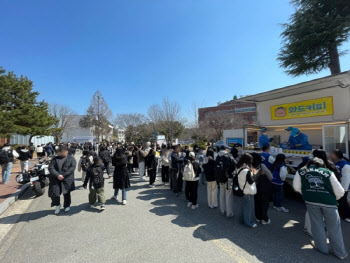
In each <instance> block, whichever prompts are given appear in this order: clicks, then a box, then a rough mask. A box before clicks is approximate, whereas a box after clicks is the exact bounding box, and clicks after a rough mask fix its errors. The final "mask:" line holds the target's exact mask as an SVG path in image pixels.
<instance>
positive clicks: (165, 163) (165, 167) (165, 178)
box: [161, 146, 170, 185]
mask: <svg viewBox="0 0 350 263" xmlns="http://www.w3.org/2000/svg"><path fill="white" fill-rule="evenodd" d="M161 163H162V182H163V183H164V185H169V165H170V164H169V163H170V161H169V149H168V148H167V147H166V146H163V148H162V156H161Z"/></svg>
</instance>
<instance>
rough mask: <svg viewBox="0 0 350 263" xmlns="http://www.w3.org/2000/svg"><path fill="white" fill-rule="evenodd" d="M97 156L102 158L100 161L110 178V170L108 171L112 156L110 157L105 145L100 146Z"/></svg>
mask: <svg viewBox="0 0 350 263" xmlns="http://www.w3.org/2000/svg"><path fill="white" fill-rule="evenodd" d="M99 156H100V157H101V159H102V162H103V165H104V169H105V170H106V172H107V175H108V178H110V177H111V172H110V169H109V164H110V162H111V161H112V158H111V154H110V153H109V150H108V148H107V146H102V147H101V148H100V151H99Z"/></svg>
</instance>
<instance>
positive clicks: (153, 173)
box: [147, 169, 157, 185]
mask: <svg viewBox="0 0 350 263" xmlns="http://www.w3.org/2000/svg"><path fill="white" fill-rule="evenodd" d="M147 172H148V176H149V184H150V185H152V184H154V182H155V181H156V176H157V170H156V169H147Z"/></svg>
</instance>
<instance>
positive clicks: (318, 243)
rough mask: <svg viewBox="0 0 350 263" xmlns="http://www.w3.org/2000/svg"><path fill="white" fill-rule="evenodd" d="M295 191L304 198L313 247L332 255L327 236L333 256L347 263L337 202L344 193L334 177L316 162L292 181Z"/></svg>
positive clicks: (318, 160) (305, 168)
mask: <svg viewBox="0 0 350 263" xmlns="http://www.w3.org/2000/svg"><path fill="white" fill-rule="evenodd" d="M293 187H294V189H295V191H297V192H299V193H301V194H302V196H303V199H304V201H305V203H306V208H307V211H308V213H309V216H310V221H311V233H312V237H313V239H314V240H313V241H311V245H312V246H313V247H314V248H315V249H317V250H318V251H320V252H321V253H324V254H329V249H328V244H327V235H328V238H329V243H330V247H331V249H332V253H333V254H334V255H335V256H336V257H338V258H339V259H345V258H346V257H347V256H348V253H347V252H346V250H345V246H344V240H343V234H342V230H341V223H340V217H339V213H338V208H337V205H338V202H337V200H339V199H340V198H341V197H342V196H343V195H344V193H345V191H344V189H343V187H342V186H341V184H340V183H339V181H338V180H337V178H336V177H335V175H334V173H333V172H331V171H330V170H329V169H327V168H325V164H324V162H323V160H322V159H320V158H317V157H315V158H313V159H312V160H310V161H309V162H308V164H307V166H306V167H304V168H301V169H299V170H298V171H297V173H296V174H295V176H294V180H293Z"/></svg>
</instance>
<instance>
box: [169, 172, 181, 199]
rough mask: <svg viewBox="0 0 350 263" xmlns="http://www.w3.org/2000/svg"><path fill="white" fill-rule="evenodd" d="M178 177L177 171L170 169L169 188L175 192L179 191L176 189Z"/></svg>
mask: <svg viewBox="0 0 350 263" xmlns="http://www.w3.org/2000/svg"><path fill="white" fill-rule="evenodd" d="M178 177H179V171H178V170H175V169H172V170H171V185H170V188H171V190H173V192H174V193H175V194H177V193H178V192H179V190H178Z"/></svg>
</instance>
